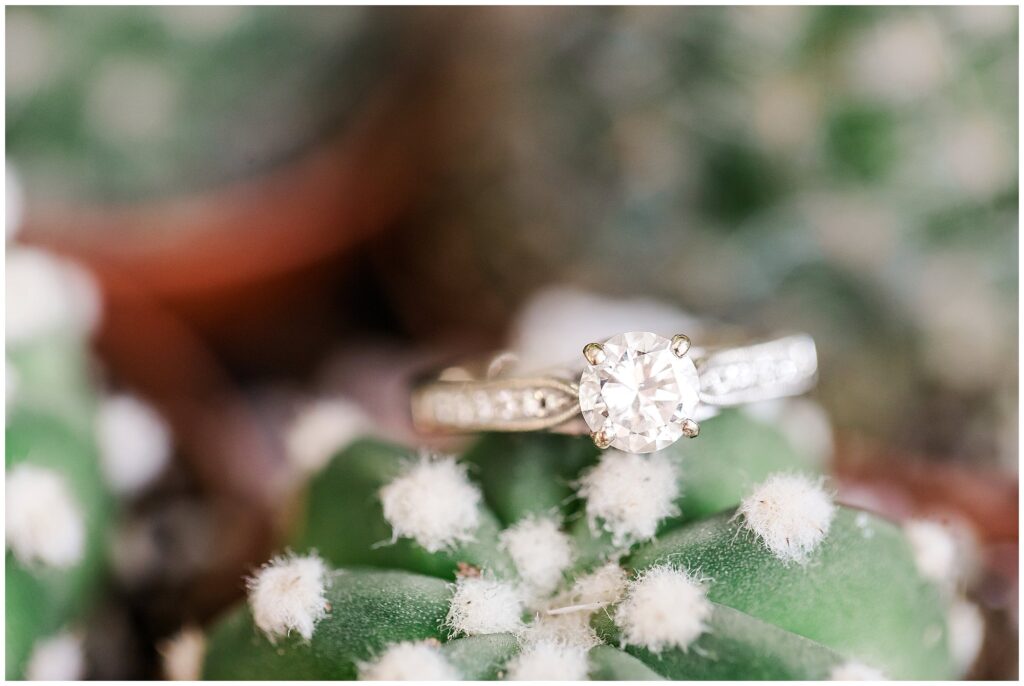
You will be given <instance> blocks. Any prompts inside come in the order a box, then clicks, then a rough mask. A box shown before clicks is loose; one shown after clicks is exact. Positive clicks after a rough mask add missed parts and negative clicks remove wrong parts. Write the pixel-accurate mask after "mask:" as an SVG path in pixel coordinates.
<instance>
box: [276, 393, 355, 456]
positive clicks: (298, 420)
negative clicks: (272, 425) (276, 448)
mask: <svg viewBox="0 0 1024 686" xmlns="http://www.w3.org/2000/svg"><path fill="white" fill-rule="evenodd" d="M369 428H370V420H369V418H368V417H367V416H366V414H365V413H364V412H363V411H362V410H361V409H359V407H358V406H357V405H356V404H355V403H353V402H351V401H349V400H345V399H344V398H330V399H324V400H318V401H316V402H312V403H310V404H309V405H307V406H306V407H305V408H303V409H302V410H301V411H300V412H299V413H298V414H297V415H296V416H295V419H293V420H292V423H291V424H290V425H289V426H288V429H287V433H286V434H285V447H286V452H287V455H288V460H289V461H290V462H291V463H292V464H293V465H295V466H296V467H297V468H298V469H299V470H300V471H301V472H302V473H304V474H314V473H316V472H318V471H320V470H321V469H323V468H324V467H325V466H326V465H327V463H328V462H330V460H331V458H332V457H333V456H334V455H335V454H336V453H337V452H338V451H340V450H342V449H344V448H345V447H346V446H347V445H348V444H349V443H351V442H352V441H354V440H355V439H357V438H359V437H360V436H362V435H365V434H366V433H367V432H368V431H369Z"/></svg>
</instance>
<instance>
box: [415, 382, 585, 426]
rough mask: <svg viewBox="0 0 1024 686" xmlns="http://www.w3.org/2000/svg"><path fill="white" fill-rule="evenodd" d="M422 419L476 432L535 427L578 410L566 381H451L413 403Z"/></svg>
mask: <svg viewBox="0 0 1024 686" xmlns="http://www.w3.org/2000/svg"><path fill="white" fill-rule="evenodd" d="M414 412H415V413H416V415H417V416H418V417H419V419H420V420H421V421H427V422H429V423H432V424H436V425H442V426H450V427H453V428H456V429H458V430H466V431H476V430H485V429H488V428H491V427H498V428H507V427H522V429H523V430H530V429H532V428H534V425H535V424H537V423H545V424H546V423H548V422H550V421H553V420H564V419H568V418H569V417H570V416H572V415H573V414H575V413H576V397H575V395H574V394H573V393H572V392H571V389H569V388H568V387H567V386H566V385H565V384H556V383H547V384H544V383H536V384H525V385H523V386H522V387H521V388H501V387H496V388H491V387H489V384H488V383H486V382H478V383H450V384H444V385H442V386H439V387H436V388H434V389H432V390H430V391H427V392H425V393H421V394H420V395H419V396H418V397H417V398H416V402H415V405H414Z"/></svg>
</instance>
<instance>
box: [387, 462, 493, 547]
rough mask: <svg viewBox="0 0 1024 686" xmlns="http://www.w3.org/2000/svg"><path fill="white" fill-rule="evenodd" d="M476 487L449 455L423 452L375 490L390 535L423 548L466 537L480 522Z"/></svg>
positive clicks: (469, 535)
mask: <svg viewBox="0 0 1024 686" xmlns="http://www.w3.org/2000/svg"><path fill="white" fill-rule="evenodd" d="M480 500H481V495H480V489H479V488H477V487H476V486H475V485H474V484H473V483H471V482H470V480H469V478H468V477H467V476H466V467H465V465H462V464H459V463H458V462H456V461H455V458H454V457H445V456H434V455H430V454H423V455H421V456H420V459H419V460H418V461H416V462H414V463H412V464H411V465H409V467H408V468H407V469H406V470H405V471H404V472H403V473H402V474H401V475H399V476H398V478H396V479H395V480H393V481H392V482H391V483H389V484H387V485H386V486H384V488H382V489H380V501H381V505H382V506H383V508H384V518H385V519H386V520H387V521H388V524H390V525H391V529H392V537H393V539H394V540H398V539H399V538H411V539H413V540H414V541H416V542H417V543H419V544H420V545H421V546H423V548H425V549H426V550H427V551H428V552H431V553H434V552H437V551H439V550H445V549H448V548H451V547H452V546H454V545H455V544H456V543H459V542H461V541H468V540H472V538H473V532H474V531H475V530H476V527H477V524H478V523H479V520H480V509H479V505H480Z"/></svg>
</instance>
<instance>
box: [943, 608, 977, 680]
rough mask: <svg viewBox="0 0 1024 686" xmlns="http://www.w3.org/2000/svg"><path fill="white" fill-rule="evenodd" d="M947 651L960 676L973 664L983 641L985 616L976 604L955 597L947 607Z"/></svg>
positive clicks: (965, 673) (964, 674)
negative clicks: (951, 656)
mask: <svg viewBox="0 0 1024 686" xmlns="http://www.w3.org/2000/svg"><path fill="white" fill-rule="evenodd" d="M948 624H949V652H950V653H951V654H952V655H953V662H954V663H955V664H956V666H957V670H958V671H959V673H960V676H961V677H964V676H966V675H967V672H969V671H970V669H971V667H973V666H974V663H975V661H976V660H977V659H978V655H979V654H980V653H981V647H982V644H984V642H985V618H984V617H983V616H982V615H981V610H979V609H978V606H977V605H975V604H974V603H972V602H969V601H967V600H962V599H957V600H955V601H953V604H952V605H951V606H950V608H949V620H948Z"/></svg>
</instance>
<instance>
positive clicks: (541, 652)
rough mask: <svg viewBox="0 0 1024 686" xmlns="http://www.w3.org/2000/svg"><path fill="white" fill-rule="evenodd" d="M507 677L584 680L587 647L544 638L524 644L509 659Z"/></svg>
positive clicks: (509, 679)
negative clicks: (533, 642) (542, 640)
mask: <svg viewBox="0 0 1024 686" xmlns="http://www.w3.org/2000/svg"><path fill="white" fill-rule="evenodd" d="M506 669H507V674H506V677H505V678H506V680H508V681H585V680H586V678H587V672H588V671H589V669H590V668H589V665H588V663H587V649H586V648H582V647H579V646H572V645H564V644H560V643H555V642H550V641H544V642H539V643H535V644H533V645H531V646H529V647H527V648H526V649H525V650H523V652H521V653H520V654H519V655H516V656H515V657H514V658H512V660H510V661H509V663H508V666H507V668H506Z"/></svg>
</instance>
